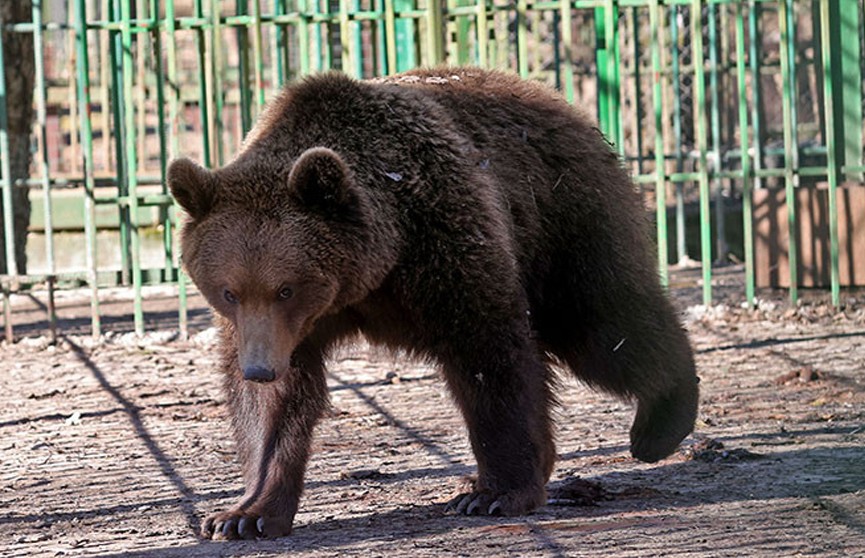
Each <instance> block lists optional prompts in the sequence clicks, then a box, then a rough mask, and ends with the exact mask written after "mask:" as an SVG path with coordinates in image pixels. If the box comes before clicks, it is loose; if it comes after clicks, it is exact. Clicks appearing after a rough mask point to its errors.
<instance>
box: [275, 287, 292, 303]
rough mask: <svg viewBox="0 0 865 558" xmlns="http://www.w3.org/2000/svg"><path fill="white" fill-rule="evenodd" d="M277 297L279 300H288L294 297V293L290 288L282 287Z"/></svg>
mask: <svg viewBox="0 0 865 558" xmlns="http://www.w3.org/2000/svg"><path fill="white" fill-rule="evenodd" d="M277 296H278V297H279V299H280V300H288V299H289V298H291V297H292V296H294V291H293V290H291V287H282V288H281V289H279V292H278V293H277Z"/></svg>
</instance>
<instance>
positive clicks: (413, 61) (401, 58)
mask: <svg viewBox="0 0 865 558" xmlns="http://www.w3.org/2000/svg"><path fill="white" fill-rule="evenodd" d="M393 1H394V9H395V10H396V11H397V12H402V11H404V10H412V9H414V0H393ZM394 25H395V31H396V43H395V46H396V71H397V72H404V71H406V70H410V69H412V68H414V67H415V66H417V55H416V54H415V24H414V20H412V19H408V18H398V19H397V20H396V22H395V24H394Z"/></svg>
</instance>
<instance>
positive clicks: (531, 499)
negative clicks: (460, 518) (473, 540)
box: [445, 490, 546, 516]
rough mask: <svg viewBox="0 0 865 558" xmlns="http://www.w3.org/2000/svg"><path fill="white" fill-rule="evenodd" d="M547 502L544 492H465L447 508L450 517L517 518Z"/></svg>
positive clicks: (449, 503)
mask: <svg viewBox="0 0 865 558" xmlns="http://www.w3.org/2000/svg"><path fill="white" fill-rule="evenodd" d="M545 501H546V496H545V492H544V491H543V490H541V491H537V490H512V491H505V492H500V493H495V492H491V491H487V490H475V491H472V492H464V493H462V494H460V495H458V496H457V497H456V498H454V499H452V500H451V501H450V502H448V503H447V505H446V506H445V513H446V514H450V515H492V516H515V515H525V514H528V513H531V512H532V511H534V510H535V509H536V508H538V507H540V506H541V505H543V503H544V502H545Z"/></svg>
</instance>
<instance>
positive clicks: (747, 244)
mask: <svg viewBox="0 0 865 558" xmlns="http://www.w3.org/2000/svg"><path fill="white" fill-rule="evenodd" d="M743 10H744V6H743V4H741V3H739V4H737V5H736V77H737V85H738V92H739V142H740V144H739V149H740V151H741V153H742V225H743V233H742V236H743V237H744V238H743V239H742V240H743V245H744V246H743V248H744V252H745V299H746V301H747V304H748V307H749V308H752V307H753V306H754V298H755V297H754V230H753V224H754V209H753V197H752V196H753V192H752V187H753V183H752V180H751V156H750V154H749V145H750V144H749V142H748V83H747V79H746V73H747V68H746V66H745V15H744V13H743Z"/></svg>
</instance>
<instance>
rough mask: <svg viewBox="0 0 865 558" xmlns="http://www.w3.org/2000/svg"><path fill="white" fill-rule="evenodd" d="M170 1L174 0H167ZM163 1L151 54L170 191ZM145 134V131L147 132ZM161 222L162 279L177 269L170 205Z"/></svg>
mask: <svg viewBox="0 0 865 558" xmlns="http://www.w3.org/2000/svg"><path fill="white" fill-rule="evenodd" d="M168 1H169V2H170V1H171V0H168ZM160 12H161V10H160V2H159V0H150V14H151V17H152V18H153V25H152V27H151V34H152V45H153V52H152V53H151V56H152V57H153V60H154V73H155V74H156V75H155V76H154V77H155V79H156V119H157V122H158V123H159V125H158V126H157V127H156V130H157V134H158V136H159V179H160V186H161V193H162V194H167V193H168V186H167V185H166V183H165V182H166V181H165V172H166V168H167V166H168V126H169V124H168V122H167V121H166V119H165V105H166V104H168V100H167V99H166V97H165V71H164V68H163V59H162V33H161V30H160V20H159V14H160ZM145 134H146V132H145ZM159 223H160V225H161V226H162V254H163V257H164V260H163V261H164V266H165V268H164V271H163V280H164V281H171V280H173V275H174V273H173V269H174V265H173V263H174V254H173V233H174V231H173V230H172V227H171V219H170V218H169V215H168V206H166V205H161V206H159Z"/></svg>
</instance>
